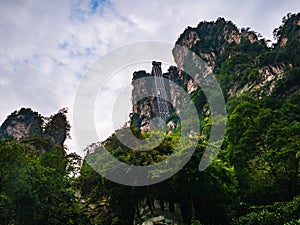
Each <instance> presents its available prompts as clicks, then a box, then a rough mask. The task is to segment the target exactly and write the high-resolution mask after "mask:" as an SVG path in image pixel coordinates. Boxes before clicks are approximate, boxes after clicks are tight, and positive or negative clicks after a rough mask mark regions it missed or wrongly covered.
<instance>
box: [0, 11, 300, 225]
mask: <svg viewBox="0 0 300 225" xmlns="http://www.w3.org/2000/svg"><path fill="white" fill-rule="evenodd" d="M274 39H275V40H276V41H275V43H273V44H270V43H269V42H268V41H267V40H265V39H264V38H262V37H261V36H260V35H259V34H257V33H256V32H254V31H252V30H250V28H241V29H238V28H237V27H236V26H235V25H234V24H233V23H232V22H231V21H226V20H225V19H223V18H218V19H217V20H216V21H214V22H206V21H204V22H200V23H199V24H198V26H197V27H195V28H191V27H188V28H186V30H185V31H184V32H183V33H182V34H181V35H180V36H179V38H178V40H177V42H176V44H177V45H181V46H184V47H186V48H188V49H190V50H191V51H193V52H195V53H196V54H197V55H199V56H200V57H201V58H202V59H203V60H204V61H206V62H207V63H208V65H209V66H210V67H211V68H212V69H213V71H214V73H215V74H216V78H217V80H218V81H219V83H220V86H221V88H222V91H223V94H224V97H225V100H226V109H227V123H226V132H225V138H224V141H223V143H222V147H221V150H220V151H219V154H218V156H217V158H216V159H215V160H214V161H213V162H212V164H211V165H210V166H209V167H208V168H207V169H206V170H204V171H199V170H198V165H199V162H200V160H201V157H202V155H203V152H204V150H205V148H206V145H207V139H208V136H209V133H210V128H211V123H212V121H211V115H210V111H209V105H208V104H207V101H206V98H205V95H204V93H203V91H202V90H201V88H197V89H196V90H193V91H190V96H191V98H192V100H193V103H194V104H195V106H196V108H197V111H198V114H199V118H200V124H199V126H200V138H199V140H198V144H197V147H196V150H195V152H194V154H193V156H192V158H191V160H190V161H189V162H188V163H187V164H186V165H185V166H184V168H183V169H181V170H180V171H179V172H178V173H176V174H175V175H174V176H172V177H171V178H169V179H167V180H165V181H163V182H160V183H157V184H153V185H149V186H141V187H136V186H126V185H121V184H117V183H114V182H112V181H110V180H108V179H106V178H105V177H102V176H100V175H99V174H98V173H97V172H95V170H94V169H93V168H92V167H91V166H90V165H89V163H87V161H86V160H84V159H82V158H81V157H80V156H78V155H76V154H75V153H71V154H67V151H66V149H65V146H64V141H65V139H66V138H67V136H68V135H69V130H70V125H69V123H68V121H67V116H66V114H67V110H66V109H62V110H60V111H59V112H58V113H57V114H55V115H53V116H51V117H50V118H44V117H42V116H41V115H39V114H38V113H36V112H33V111H32V110H31V109H21V110H20V111H16V112H14V113H12V114H11V115H10V116H9V117H8V118H7V120H6V121H5V122H4V123H3V125H2V126H1V129H0V137H1V140H0V155H1V159H0V180H1V183H0V224H3V225H8V224H15V225H18V224H87V225H88V224H91V225H93V224H99V225H111V224H115V225H132V224H191V225H200V224H207V225H208V224H215V225H220V224H233V225H235V224H237V225H238V224H239V225H240V224H241V225H243V224H244V225H252V224H253V225H256V224H262V225H264V224H265V225H269V224H270V225H271V224H272V225H282V224H285V225H292V224H300V91H299V90H300V13H299V14H288V15H286V16H285V17H284V18H283V20H282V24H281V25H280V26H279V27H278V28H276V29H275V30H274ZM177 54H178V52H176V51H175V50H174V51H173V55H174V57H175V58H176V56H177ZM177 59H178V60H177V61H176V60H175V61H176V63H177V64H179V65H177V66H178V67H180V64H184V61H180V60H181V59H180V58H179V57H177ZM141 73H143V72H139V74H141ZM135 74H137V73H135ZM178 79H180V81H179V82H178V83H180V85H182V87H183V88H184V89H186V90H187V91H189V87H190V86H189V84H190V83H191V81H190V79H191V78H190V77H189V76H188V75H186V74H185V73H184V71H181V73H180V76H179V78H178ZM139 118H140V117H139V115H133V116H132V117H131V119H132V120H133V119H137V120H138V119H139ZM168 121H172V122H173V123H176V124H177V126H174V127H173V128H172V130H171V132H168V134H167V135H166V136H165V139H164V140H163V142H162V143H161V144H160V145H159V146H157V147H156V148H155V149H153V150H151V151H148V152H141V151H136V150H134V149H130V148H128V147H126V146H125V145H123V144H122V143H121V142H120V141H119V140H118V135H117V133H118V132H121V131H122V129H123V128H121V129H120V130H117V131H115V133H114V134H112V135H111V136H110V137H109V138H108V139H106V140H105V141H104V142H101V143H95V144H91V146H89V147H88V148H87V149H86V152H87V153H89V154H88V155H87V157H89V155H92V153H90V152H89V150H90V149H92V148H94V149H97V146H105V148H106V149H107V150H109V152H110V153H111V154H112V155H113V156H114V157H116V158H118V159H119V160H120V161H122V162H125V163H128V164H132V165H143V166H147V165H152V164H155V163H158V162H160V161H162V160H164V159H166V158H167V157H168V156H169V155H170V154H171V153H172V152H173V151H174V150H175V149H176V145H177V143H178V138H179V136H180V118H178V117H177V116H176V113H173V114H172V115H171V116H170V117H169V118H168ZM190 122H191V123H193V121H190ZM131 129H132V130H133V132H134V133H135V135H136V136H137V137H139V138H142V139H143V138H146V137H147V136H148V135H149V134H150V133H151V132H148V133H145V132H142V130H141V127H140V124H139V123H133V122H132V123H131ZM153 135H155V133H154V134H153ZM157 135H159V134H157ZM95 146H96V147H95ZM186 146H187V148H188V146H189V145H188V143H187V144H186ZM156 172H157V173H158V174H155V173H154V174H153V176H158V175H159V173H163V171H156Z"/></svg>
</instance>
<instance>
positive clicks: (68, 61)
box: [0, 0, 300, 148]
mask: <svg viewBox="0 0 300 225" xmlns="http://www.w3.org/2000/svg"><path fill="white" fill-rule="evenodd" d="M299 6H300V2H299V1H293V0H287V1H273V2H269V1H260V0H255V1H246V2H241V1H239V0H233V1H222V0H210V1H201V0H187V1H181V2H176V1H172V0H166V1H137V0H127V1H121V0H112V1H111V2H108V1H104V0H102V1H98V3H97V1H95V0H93V1H92V0H91V1H88V0H87V1H79V0H78V1H72V0H64V1H60V0H53V1H34V0H18V1H1V3H0V33H1V36H0V50H1V51H0V97H1V103H2V104H1V108H0V121H3V120H4V119H5V118H6V116H7V115H8V114H10V112H12V111H14V110H15V109H19V108H21V107H23V106H25V107H32V108H33V109H34V110H37V111H39V112H40V113H42V114H46V115H49V114H51V113H54V112H56V111H58V109H59V108H62V107H64V106H67V107H69V108H70V109H71V110H72V106H73V100H74V96H75V93H76V89H77V87H78V84H79V82H80V79H81V77H82V76H83V75H84V74H85V73H86V71H87V70H88V69H89V68H90V67H91V65H93V63H95V62H96V60H97V59H99V57H101V56H103V55H104V54H106V53H108V52H109V51H110V50H111V49H114V48H116V47H118V46H121V45H123V44H126V43H129V42H134V41H143V40H160V41H168V42H172V43H173V42H175V41H176V39H177V37H178V36H179V35H180V33H182V32H183V30H184V28H186V27H187V26H196V25H197V24H198V23H199V22H200V21H202V20H207V21H209V20H215V19H217V17H219V16H222V17H225V18H226V19H230V20H233V22H234V23H235V24H237V26H239V27H241V26H242V27H247V26H249V27H251V28H252V29H253V30H255V31H257V32H260V33H261V34H262V35H263V36H264V37H266V38H268V39H271V38H272V30H273V29H274V28H275V27H277V26H279V25H280V23H281V18H282V17H283V16H284V15H286V14H287V13H288V12H297V10H299V9H300V7H299ZM147 69H148V68H147ZM128 76H131V74H128ZM129 80H130V79H129ZM121 83H122V84H123V81H120V84H121ZM125 83H126V82H124V85H126V84H125ZM127 85H128V84H127ZM120 86H122V85H120ZM116 93H117V92H116V91H113V92H112V93H111V101H113V99H114V97H115V96H116ZM105 112H107V113H110V112H109V110H106V111H105V110H104V113H105ZM70 115H71V116H72V113H70ZM104 117H105V116H104ZM105 118H107V117H105ZM100 123H101V121H100ZM102 123H103V127H105V129H106V127H108V126H109V120H107V119H106V120H103V121H102ZM105 129H104V130H105ZM107 129H108V128H107ZM107 135H108V132H107ZM104 136H105V135H104ZM68 143H69V144H70V146H72V148H74V146H75V144H74V141H72V142H68Z"/></svg>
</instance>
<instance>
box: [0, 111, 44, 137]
mask: <svg viewBox="0 0 300 225" xmlns="http://www.w3.org/2000/svg"><path fill="white" fill-rule="evenodd" d="M42 123H43V121H42V117H41V116H40V115H39V114H38V113H36V112H33V111H32V110H31V109H25V108H22V109H21V110H20V111H19V112H17V111H15V112H13V113H12V114H11V115H10V116H8V118H7V119H6V120H5V121H4V123H3V124H2V126H1V128H0V137H1V138H8V137H13V138H15V139H17V140H19V139H22V138H24V137H26V136H28V135H30V134H38V135H41V134H42Z"/></svg>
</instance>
